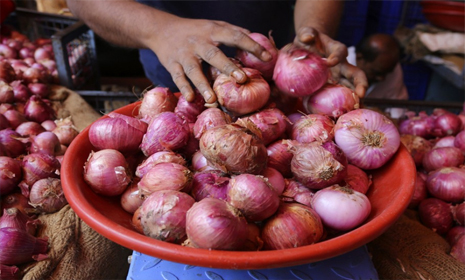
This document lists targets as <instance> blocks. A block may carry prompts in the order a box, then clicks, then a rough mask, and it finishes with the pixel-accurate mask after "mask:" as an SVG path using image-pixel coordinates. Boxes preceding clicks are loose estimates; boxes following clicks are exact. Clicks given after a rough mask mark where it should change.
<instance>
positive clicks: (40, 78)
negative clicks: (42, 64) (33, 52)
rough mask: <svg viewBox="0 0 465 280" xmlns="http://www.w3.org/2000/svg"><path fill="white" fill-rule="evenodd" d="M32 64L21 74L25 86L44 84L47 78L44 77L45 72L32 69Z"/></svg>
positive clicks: (35, 68)
mask: <svg viewBox="0 0 465 280" xmlns="http://www.w3.org/2000/svg"><path fill="white" fill-rule="evenodd" d="M34 64H35V63H33V64H32V65H31V66H30V67H29V68H27V69H26V70H25V71H24V72H23V74H22V79H23V81H24V82H25V83H26V84H30V83H43V82H46V80H47V77H46V76H45V74H46V72H45V71H43V70H42V69H39V68H37V67H33V65H34Z"/></svg>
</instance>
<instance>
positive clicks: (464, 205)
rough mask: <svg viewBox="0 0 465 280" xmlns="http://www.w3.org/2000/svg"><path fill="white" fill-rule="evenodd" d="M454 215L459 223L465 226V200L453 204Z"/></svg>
mask: <svg viewBox="0 0 465 280" xmlns="http://www.w3.org/2000/svg"><path fill="white" fill-rule="evenodd" d="M452 215H453V216H454V220H455V222H456V223H457V224H458V225H461V226H465V201H464V202H461V203H459V204H457V205H454V206H452Z"/></svg>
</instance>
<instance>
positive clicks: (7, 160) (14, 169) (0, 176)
mask: <svg viewBox="0 0 465 280" xmlns="http://www.w3.org/2000/svg"><path fill="white" fill-rule="evenodd" d="M21 179H22V168H21V161H19V160H18V159H15V158H11V157H8V156H0V195H2V196H3V195H7V194H9V193H12V192H13V191H14V190H15V189H16V187H17V185H18V183H19V182H20V181H21Z"/></svg>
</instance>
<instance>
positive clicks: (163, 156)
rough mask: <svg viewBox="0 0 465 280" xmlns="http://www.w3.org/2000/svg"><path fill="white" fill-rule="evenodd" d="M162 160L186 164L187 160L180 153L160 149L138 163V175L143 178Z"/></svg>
mask: <svg viewBox="0 0 465 280" xmlns="http://www.w3.org/2000/svg"><path fill="white" fill-rule="evenodd" d="M161 162H174V163H177V164H181V165H186V160H185V159H184V158H183V157H182V156H181V155H180V154H178V153H175V152H172V151H160V152H156V153H154V154H152V155H151V156H149V157H148V158H146V159H145V160H143V161H142V162H141V163H140V164H139V165H137V167H136V173H135V174H136V176H137V177H139V178H142V177H143V176H144V175H145V174H146V173H147V172H148V171H149V170H150V169H151V168H152V167H154V166H155V165H157V164H159V163H161Z"/></svg>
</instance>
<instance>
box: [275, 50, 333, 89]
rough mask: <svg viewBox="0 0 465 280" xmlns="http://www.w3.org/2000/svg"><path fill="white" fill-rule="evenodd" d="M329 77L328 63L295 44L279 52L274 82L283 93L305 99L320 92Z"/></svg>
mask: <svg viewBox="0 0 465 280" xmlns="http://www.w3.org/2000/svg"><path fill="white" fill-rule="evenodd" d="M328 77H329V69H328V66H327V64H326V61H325V60H324V59H323V58H321V57H320V56H319V55H318V54H315V53H312V52H310V51H309V50H307V49H304V48H301V47H299V46H297V45H295V44H293V43H290V44H287V45H286V46H284V47H283V48H282V49H280V50H279V54H278V60H277V61H276V65H275V68H274V73H273V81H274V82H275V84H276V86H277V87H278V88H279V90H281V91H282V92H283V93H285V94H288V95H291V96H294V97H305V96H309V95H312V94H313V93H315V92H316V91H317V90H319V89H320V88H321V87H322V86H323V85H324V84H326V82H327V81H328Z"/></svg>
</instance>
